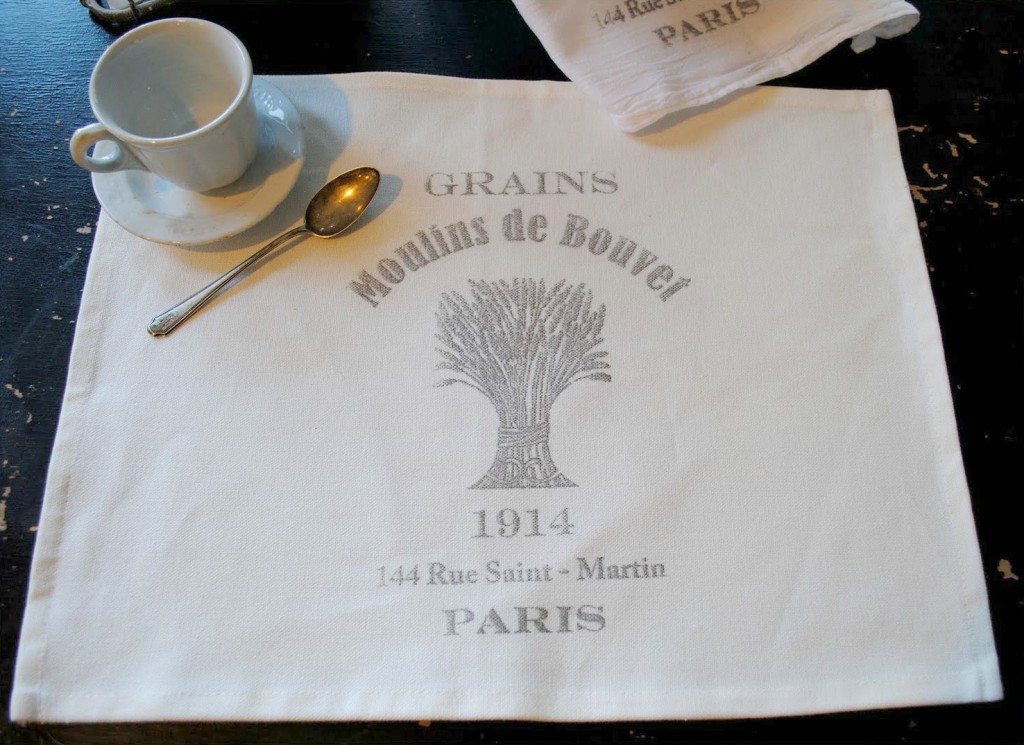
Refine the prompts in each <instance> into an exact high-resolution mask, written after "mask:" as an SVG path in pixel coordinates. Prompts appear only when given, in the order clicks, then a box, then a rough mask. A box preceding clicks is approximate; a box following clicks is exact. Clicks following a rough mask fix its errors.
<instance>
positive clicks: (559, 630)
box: [441, 605, 605, 636]
mask: <svg viewBox="0 0 1024 745" xmlns="http://www.w3.org/2000/svg"><path fill="white" fill-rule="evenodd" d="M441 612H442V613H443V614H444V632H443V635H444V636H459V635H461V634H484V635H486V634H569V633H572V632H574V631H601V630H602V629H603V628H604V623H605V621H604V607H603V606H600V605H581V606H579V607H575V606H572V605H556V606H554V607H553V608H545V607H543V606H539V605H517V606H514V607H512V608H503V609H501V610H498V609H497V608H490V609H488V610H487V611H474V610H470V609H469V608H445V609H444V610H443V611H441Z"/></svg>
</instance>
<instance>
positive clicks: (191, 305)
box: [147, 167, 380, 336]
mask: <svg viewBox="0 0 1024 745" xmlns="http://www.w3.org/2000/svg"><path fill="white" fill-rule="evenodd" d="M379 185H380V173H379V172H378V171H377V170H376V169H375V168H367V167H363V168H353V169H352V170H351V171H346V172H345V173H343V174H341V175H340V176H338V177H337V178H335V179H333V180H332V181H329V182H328V183H327V184H325V185H324V186H323V187H321V189H320V191H318V192H317V193H316V194H314V195H313V198H312V199H311V200H309V206H308V207H306V219H305V223H304V224H302V225H300V226H298V227H297V228H292V229H291V230H289V231H288V232H287V233H283V234H282V235H279V236H278V237H277V238H275V239H274V240H272V241H271V242H270V243H268V244H267V245H265V246H264V247H263V248H261V249H260V250H259V251H257V252H256V253H254V254H253V255H252V256H250V257H249V258H248V259H246V260H245V261H243V262H242V263H241V264H239V265H238V266H236V267H235V268H234V269H232V270H230V271H229V272H228V273H227V274H225V275H224V276H222V277H221V278H220V279H216V280H214V281H213V282H211V283H210V284H208V285H207V286H206V287H204V288H203V289H201V290H200V291H199V292H197V293H196V294H195V295H193V296H192V297H190V298H188V299H187V300H183V301H182V302H180V303H178V304H177V305H175V306H174V307H173V308H171V309H170V310H166V311H164V312H163V313H161V314H160V315H158V316H156V317H155V318H154V319H153V320H152V321H150V322H149V326H147V330H148V331H149V333H151V334H152V335H153V336H164V335H166V334H169V333H171V332H172V331H174V329H176V328H177V327H178V325H179V324H181V323H183V322H184V321H185V319H187V318H188V317H189V316H191V315H192V314H193V313H195V312H196V311H197V310H199V309H200V308H202V307H203V306H204V305H206V304H207V303H208V302H210V301H211V300H212V299H213V298H214V297H215V296H216V295H217V293H219V292H220V291H221V290H222V289H224V287H225V286H226V285H227V284H228V283H229V282H230V281H231V280H233V279H234V278H235V277H237V276H238V275H239V274H241V273H242V272H244V271H245V270H246V269H247V268H249V267H250V266H252V265H253V264H254V263H256V262H257V261H259V260H260V259H262V258H263V257H264V256H266V255H267V254H269V253H270V252H271V251H273V250H274V249H275V248H277V247H278V246H280V245H281V244H282V243H284V242H285V241H286V240H288V239H289V238H294V237H295V236H297V235H300V234H302V233H312V234H313V235H315V236H317V237H318V238H333V237H334V236H336V235H338V234H339V233H341V232H342V231H344V230H345V229H346V228H347V227H349V226H350V225H352V223H354V222H355V221H356V220H358V219H359V216H360V215H361V214H363V210H365V209H366V206H367V205H368V204H369V203H370V200H372V199H373V195H374V194H376V193H377V186H379Z"/></svg>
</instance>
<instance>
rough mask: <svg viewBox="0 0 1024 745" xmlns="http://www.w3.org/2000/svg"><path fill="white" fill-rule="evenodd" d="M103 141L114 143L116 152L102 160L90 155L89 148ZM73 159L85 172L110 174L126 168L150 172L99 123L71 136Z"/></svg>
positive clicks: (87, 126)
mask: <svg viewBox="0 0 1024 745" xmlns="http://www.w3.org/2000/svg"><path fill="white" fill-rule="evenodd" d="M102 140H107V141H108V142H112V143H114V152H112V153H110V154H109V155H104V156H103V157H102V158H97V157H96V156H94V155H89V148H90V147H92V146H93V145H95V144H96V143H97V142H100V141H102ZM71 157H72V158H74V160H75V163H77V164H78V165H80V166H81V167H82V168H84V169H85V170H87V171H94V172H96V173H110V172H111V171H121V170H124V169H126V168H137V169H142V170H148V169H147V168H146V167H145V166H144V165H143V164H142V163H141V162H140V161H139V160H138V158H136V157H135V156H134V155H132V153H131V151H130V150H129V149H128V148H127V147H126V146H125V144H124V143H123V142H121V141H120V140H119V139H117V138H116V137H115V136H114V135H112V134H111V133H110V130H108V129H107V128H106V127H104V126H103V125H102V124H99V123H98V122H97V123H93V124H88V125H86V126H84V127H81V128H80V129H77V130H75V133H74V134H73V135H71Z"/></svg>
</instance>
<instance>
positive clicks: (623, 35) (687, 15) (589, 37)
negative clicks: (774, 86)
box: [513, 0, 918, 132]
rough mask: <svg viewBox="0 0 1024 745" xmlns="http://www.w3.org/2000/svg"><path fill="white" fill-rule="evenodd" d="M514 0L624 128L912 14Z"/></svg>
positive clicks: (890, 9)
mask: <svg viewBox="0 0 1024 745" xmlns="http://www.w3.org/2000/svg"><path fill="white" fill-rule="evenodd" d="M513 1H514V2H515V4H516V7H517V8H518V9H519V11H520V13H522V15H523V18H524V19H525V20H526V22H527V23H528V24H529V26H530V28H532V29H533V31H534V33H536V34H537V36H538V37H539V38H540V40H541V43H543V44H544V47H545V49H547V51H548V54H550V55H551V58H552V59H553V60H554V61H555V63H556V64H557V65H558V66H559V67H560V68H561V70H562V72H564V73H565V74H566V76H567V77H568V78H569V79H570V80H572V81H574V82H576V83H577V84H578V85H579V86H580V87H581V88H582V89H583V90H585V91H586V92H587V93H588V94H590V95H591V96H592V97H593V98H594V100H596V101H597V102H598V103H599V104H600V105H601V106H602V107H604V108H605V109H606V110H607V111H608V112H609V113H610V114H611V115H612V119H613V120H614V121H615V124H616V125H617V126H618V127H620V128H621V129H623V130H625V131H627V132H635V131H637V130H640V129H642V128H644V127H646V126H648V125H650V124H653V123H654V122H656V121H658V120H659V119H661V118H662V117H663V116H665V115H666V114H669V113H672V112H675V111H679V110H681V109H686V108H690V107H693V106H699V105H701V104H707V103H710V102H712V101H715V100H717V99H719V98H722V97H723V96H725V95H727V94H729V93H732V92H733V91H736V90H740V89H742V88H748V87H750V86H752V85H757V84H758V83H763V82H765V81H768V80H772V79H773V78H777V77H781V76H783V75H788V74H789V73H791V72H793V71H795V70H799V69H800V68H801V67H804V66H805V65H807V64H809V63H811V62H813V61H814V60H816V59H817V58H818V57H820V56H821V55H823V54H824V53H825V52H827V51H829V50H830V49H832V48H833V47H835V46H836V45H837V44H839V43H840V42H842V41H844V40H845V39H852V46H853V49H854V51H857V52H861V51H864V50H865V49H869V48H871V47H872V46H874V43H875V39H876V38H883V39H889V38H892V37H893V36H898V35H900V34H903V33H906V32H907V31H909V30H910V29H911V28H913V27H914V25H915V24H916V23H917V21H918V13H917V11H916V10H915V9H914V7H913V6H912V5H910V4H909V3H907V2H904V0H731V1H730V2H718V3H711V2H707V0H607V1H605V2H578V1H577V0H513Z"/></svg>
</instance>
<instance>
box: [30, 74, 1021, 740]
mask: <svg viewBox="0 0 1024 745" xmlns="http://www.w3.org/2000/svg"><path fill="white" fill-rule="evenodd" d="M274 83H275V84H276V85H278V86H279V87H280V88H281V89H282V90H283V91H284V92H285V93H287V94H288V95H289V96H290V97H291V98H292V100H293V101H294V102H295V104H296V106H297V108H298V109H299V111H300V113H301V114H302V117H303V121H304V123H305V127H306V135H307V144H308V147H307V160H306V171H305V172H304V174H303V176H302V178H301V179H300V182H299V185H298V186H297V187H296V191H295V194H293V195H292V196H291V197H290V198H289V200H288V201H287V202H286V203H285V205H283V206H282V208H280V209H279V210H278V211H277V212H276V213H275V215H274V216H273V217H272V218H271V219H270V221H269V222H268V224H266V225H263V226H260V227H259V228H258V229H256V230H255V231H253V232H252V233H250V234H249V235H247V236H243V237H241V238H239V239H236V240H235V241H233V242H228V243H225V244H223V245H218V246H213V247H210V248H208V249H206V250H202V249H192V250H189V249H181V248H173V247H168V246H161V245H156V244H152V243H148V242H146V241H143V240H141V239H138V238H136V237H134V236H132V235H130V234H128V233H127V232H125V231H124V230H122V229H121V228H120V227H118V226H117V225H116V224H114V223H113V222H112V221H111V220H110V219H109V218H108V216H107V215H103V216H101V219H100V222H99V225H98V228H97V233H96V238H95V245H94V248H93V253H92V258H91V263H90V267H89V273H88V279H87V283H86V288H85V293H84V297H83V301H82V307H81V313H80V317H79V320H78V330H77V336H76V339H75V345H74V352H73V355H72V360H71V370H70V377H69V380H68V385H67V392H66V395H65V400H64V407H63V411H62V416H61V421H60V426H59V430H58V433H57V438H56V444H55V448H54V452H53V458H52V461H51V465H50V471H49V476H48V481H47V489H46V495H45V500H44V507H43V515H42V518H41V523H40V528H39V534H38V543H37V546H36V551H35V557H34V562H33V568H32V580H31V587H30V593H29V604H28V610H27V612H26V616H25V621H24V628H23V632H22V637H21V646H20V651H19V656H18V663H17V672H16V681H15V688H14V692H13V698H12V709H11V710H12V716H13V717H14V718H16V719H18V720H25V721H69V720H70V721H104V720H186V719H187V720H204V719H231V720H298V719H310V720H328V719H403V718H409V719H446V718H474V719H477V718H501V719H511V718H523V719H543V720H615V719H629V720H639V719H671V718H711V717H750V716H767V715H786V714H802V713H811V712H824V711H834V710H846V709H861V708H874V707H889V706H907V705H919V704H937V703H945V702H967V701H982V700H992V699H997V698H999V697H1000V695H1001V686H1000V679H999V673H998V666H997V660H996V656H995V651H994V647H993V641H992V635H991V626H990V620H989V614H988V606H987V598H986V592H985V586H984V582H983V576H982V571H981V568H980V563H979V555H978V547H977V542H976V537H975V533H974V526H973V521H972V516H971V509H970V503H969V495H968V492H967V488H966V483H965V479H964V472H963V466H962V463H961V457H960V451H959V444H958V439H957V431H956V427H955V425H954V419H953V412H952V406H951V399H950V394H949V388H948V381H947V377H946V373H945V368H944V361H943V353H942V347H941V340H940V335H939V328H938V325H937V322H936V315H935V309H934V305H933V301H932V297H931V293H930V288H929V284H928V278H927V273H926V269H925V265H924V261H923V256H922V251H921V245H920V242H919V237H918V232H917V223H916V220H915V216H914V211H913V207H912V204H911V199H910V195H909V192H908V187H907V183H906V180H905V177H904V173H903V169H902V165H901V161H900V154H899V149H898V143H897V138H896V132H895V127H894V122H893V117H892V111H891V107H890V101H889V98H888V95H887V94H886V93H885V92H878V91H868V92H863V91H857V92H833V91H818V90H787V89H780V88H761V89H756V90H753V91H751V92H750V93H748V94H746V95H744V96H741V97H738V98H737V99H735V100H733V101H731V102H730V103H728V104H727V105H724V106H722V107H720V108H717V109H715V110H713V111H708V112H705V113H703V114H701V115H699V116H696V117H693V118H690V119H688V120H686V121H683V122H681V123H678V124H676V125H675V126H673V127H670V128H665V129H663V130H661V131H658V132H654V133H650V134H648V135H646V136H644V137H627V136H624V135H622V134H621V133H619V132H618V131H616V130H615V129H614V128H613V126H612V124H611V122H610V121H609V120H608V118H607V117H606V116H603V115H602V112H601V111H600V110H599V109H598V108H597V106H596V105H595V104H594V103H592V102H591V101H590V100H589V99H588V98H587V97H586V96H585V95H584V94H582V93H581V92H579V91H578V90H577V89H576V88H575V87H574V86H572V85H571V84H567V83H564V84H563V83H545V82H534V83H527V82H512V81H480V80H475V81H471V80H459V79H444V78H434V77H423V76H412V75H402V74H378V73H372V74H359V75H348V76H332V77H297V78H275V79H274ZM358 165H374V166H376V167H378V168H379V169H380V170H381V171H382V173H383V174H384V181H383V185H382V190H381V194H380V196H379V197H378V201H377V202H376V203H375V205H374V207H373V208H371V210H370V212H369V213H368V214H367V215H366V216H365V217H366V218H367V219H365V220H364V222H363V223H362V224H361V225H360V226H359V227H358V228H357V229H354V230H353V231H352V232H351V233H349V234H348V235H346V236H344V237H341V238H338V239H335V240H334V241H331V242H324V241H319V240H316V239H308V240H307V241H306V242H305V243H302V244H300V245H298V246H296V247H294V248H292V249H290V250H288V251H286V252H284V253H283V255H280V256H278V257H277V258H276V259H274V260H273V261H272V262H270V263H268V264H267V265H265V266H264V267H263V268H262V269H261V270H260V271H259V272H258V273H256V274H253V275H252V276H250V277H249V278H248V279H246V280H245V281H244V282H243V283H241V284H239V285H238V286H236V287H235V288H233V289H232V290H231V291H229V292H228V293H227V294H225V295H223V296H222V297H220V298H219V299H218V300H217V301H215V302H214V303H212V304H211V305H210V306H209V307H208V308H207V309H205V310H204V311H202V312H201V313H200V314H198V315H197V316H196V317H194V318H193V319H192V320H190V321H189V322H188V323H187V324H185V325H184V326H182V327H181V328H180V329H179V330H178V331H176V332H175V333H174V334H172V335H171V336H169V337H166V338H163V339H153V338H150V337H149V336H148V335H147V334H146V332H145V326H146V324H147V322H148V321H149V319H150V318H151V317H152V316H153V315H154V314H155V313H156V312H159V311H161V310H164V309H165V308H167V307H169V306H170V305H172V304H173V303H175V302H177V301H178V300H180V299H181V298H183V297H184V296H186V295H187V294H189V293H190V292H192V291H193V290H195V289H196V288H197V287H200V286H202V285H203V284H205V283H206V282H208V281H209V280H211V279H212V278H214V277H215V276H217V275H219V274H220V273H221V272H222V271H224V270H226V269H227V268H229V267H230V266H232V265H234V264H235V263H236V262H237V261H238V260H240V259H241V258H242V257H243V256H245V255H247V254H248V253H249V252H250V251H251V250H252V249H253V248H255V247H256V246H258V245H260V244H261V243H262V242H263V241H264V240H265V239H266V238H268V237H270V236H271V235H272V234H273V233H274V232H276V231H278V230H280V229H282V228H285V227H288V226H289V225H290V224H292V223H293V222H295V221H297V220H298V219H299V217H300V215H301V213H302V210H303V207H304V205H305V202H306V200H307V199H308V197H309V196H310V195H311V194H312V193H313V192H315V191H316V189H317V188H318V187H319V186H320V185H321V184H322V183H324V182H325V181H326V180H327V179H328V178H329V177H331V176H333V175H336V174H337V173H340V172H341V171H343V170H346V169H348V168H350V167H354V166H358Z"/></svg>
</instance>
